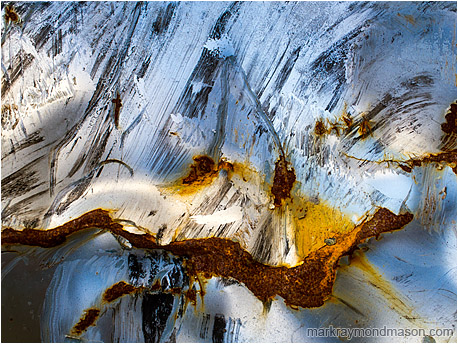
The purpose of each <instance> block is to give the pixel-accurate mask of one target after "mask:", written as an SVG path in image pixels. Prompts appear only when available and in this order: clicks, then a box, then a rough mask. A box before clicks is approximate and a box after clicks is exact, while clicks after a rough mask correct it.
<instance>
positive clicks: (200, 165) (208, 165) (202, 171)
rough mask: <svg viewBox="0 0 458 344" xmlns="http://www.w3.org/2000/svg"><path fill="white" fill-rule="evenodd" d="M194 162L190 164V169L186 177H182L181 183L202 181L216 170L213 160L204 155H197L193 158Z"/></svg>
mask: <svg viewBox="0 0 458 344" xmlns="http://www.w3.org/2000/svg"><path fill="white" fill-rule="evenodd" d="M193 160H194V163H193V164H192V165H191V167H190V168H191V171H189V174H188V175H187V177H185V178H183V184H192V183H195V182H202V181H203V180H204V179H205V177H207V176H209V175H211V174H213V173H215V172H216V171H217V169H216V167H215V162H214V161H213V159H212V158H210V157H208V156H206V155H199V156H196V157H194V158H193Z"/></svg>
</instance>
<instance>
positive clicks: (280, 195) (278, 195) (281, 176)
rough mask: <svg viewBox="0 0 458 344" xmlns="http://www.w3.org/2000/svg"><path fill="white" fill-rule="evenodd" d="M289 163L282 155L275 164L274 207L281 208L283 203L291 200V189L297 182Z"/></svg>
mask: <svg viewBox="0 0 458 344" xmlns="http://www.w3.org/2000/svg"><path fill="white" fill-rule="evenodd" d="M288 165H289V162H288V161H286V158H285V157H284V156H283V155H281V156H280V158H279V159H278V160H277V162H276V163H275V174H274V182H273V185H272V189H271V192H272V194H273V195H274V205H275V206H276V207H280V206H281V205H282V201H283V200H286V199H287V198H291V189H292V188H293V184H294V182H295V181H296V173H295V172H294V168H292V167H291V168H290V167H289V166H288Z"/></svg>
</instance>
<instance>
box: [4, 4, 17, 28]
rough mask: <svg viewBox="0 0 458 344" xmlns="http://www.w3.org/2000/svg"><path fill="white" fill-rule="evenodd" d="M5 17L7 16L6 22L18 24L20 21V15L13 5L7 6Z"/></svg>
mask: <svg viewBox="0 0 458 344" xmlns="http://www.w3.org/2000/svg"><path fill="white" fill-rule="evenodd" d="M4 18H5V22H6V24H8V23H9V22H12V23H15V24H17V23H19V21H20V18H19V15H18V14H17V13H16V9H15V8H14V6H13V5H6V6H5V16H4Z"/></svg>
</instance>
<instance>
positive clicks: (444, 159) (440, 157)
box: [342, 149, 457, 174]
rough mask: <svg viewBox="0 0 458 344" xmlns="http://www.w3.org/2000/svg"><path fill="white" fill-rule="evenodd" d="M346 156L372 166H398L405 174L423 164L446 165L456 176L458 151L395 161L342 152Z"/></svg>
mask: <svg viewBox="0 0 458 344" xmlns="http://www.w3.org/2000/svg"><path fill="white" fill-rule="evenodd" d="M342 154H343V155H344V156H346V157H347V158H349V159H354V160H357V161H362V162H364V163H372V164H379V165H381V164H387V165H388V166H389V164H393V165H397V166H398V167H399V168H401V169H402V170H403V171H405V172H408V173H410V172H412V169H413V168H414V167H415V166H421V165H423V164H429V163H446V164H447V165H448V166H450V167H451V168H452V170H453V172H455V174H456V158H457V150H456V149H455V150H452V151H447V152H439V153H428V154H425V155H423V156H421V157H415V158H410V159H409V160H393V159H382V160H368V159H362V158H357V157H355V156H353V155H349V154H347V153H345V152H342Z"/></svg>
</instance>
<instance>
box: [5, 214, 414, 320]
mask: <svg viewBox="0 0 458 344" xmlns="http://www.w3.org/2000/svg"><path fill="white" fill-rule="evenodd" d="M412 218H413V215H412V214H409V213H407V214H402V215H395V214H393V213H392V212H390V211H389V210H387V209H385V208H381V209H379V210H378V211H377V212H376V213H375V214H374V215H373V216H372V218H371V219H369V220H366V221H365V222H364V223H363V224H362V225H360V226H357V227H356V228H354V229H353V230H352V231H350V232H347V233H342V234H340V235H336V236H335V237H334V238H333V239H335V244H334V245H325V246H323V247H321V248H320V249H318V250H316V251H314V252H312V253H311V254H310V255H308V256H307V257H306V259H305V260H304V262H303V264H301V265H299V266H296V267H293V268H287V267H273V266H268V265H263V264H261V263H259V262H257V261H256V260H255V259H254V258H253V257H252V256H251V254H250V253H249V252H247V251H245V250H244V249H243V248H242V247H241V246H240V244H239V243H236V242H234V241H231V240H228V239H221V238H207V239H192V240H185V241H180V242H172V243H170V244H168V245H164V246H160V245H158V244H156V242H155V240H154V237H153V236H152V235H150V234H143V235H139V234H133V233H130V232H127V231H125V230H124V229H123V227H122V226H121V225H120V224H119V223H116V222H114V221H113V220H112V219H111V218H110V216H109V214H108V212H107V211H105V210H102V209H97V210H94V211H91V212H89V213H86V214H85V215H83V216H81V217H80V218H78V219H76V220H73V221H70V222H68V223H67V224H65V225H63V226H60V227H56V228H54V229H50V230H47V231H42V230H36V229H27V230H23V231H15V230H12V229H8V228H7V229H5V230H4V231H3V232H2V244H18V243H19V244H25V245H39V246H42V247H52V246H56V245H58V244H59V243H62V242H63V241H64V240H65V238H66V236H67V235H70V234H71V233H73V232H75V231H77V230H82V229H85V228H92V227H97V228H102V229H106V230H109V231H111V232H113V233H115V234H117V235H120V236H123V237H124V238H126V239H127V240H129V241H130V242H131V243H132V245H133V246H135V247H138V248H149V249H164V250H168V251H170V252H171V253H173V254H175V255H178V256H182V257H184V258H185V259H186V267H187V269H188V273H190V274H191V275H195V276H198V275H200V276H206V277H211V276H219V277H225V278H233V279H236V280H238V281H239V282H241V283H244V284H245V286H246V287H247V288H248V289H249V290H251V292H252V293H253V294H254V295H255V296H256V297H257V298H259V299H260V300H261V301H264V302H267V301H269V300H271V299H272V298H274V297H275V296H276V295H279V296H281V297H282V298H283V299H284V300H285V302H286V303H287V304H288V305H290V306H301V307H319V306H321V305H322V304H323V303H324V301H325V300H326V299H327V298H328V297H329V296H330V294H331V292H332V286H333V284H334V280H335V275H336V269H337V263H338V260H339V259H340V257H342V256H343V255H346V254H349V253H351V252H352V251H354V250H355V248H356V247H357V245H358V244H360V243H362V242H363V241H364V240H366V239H367V238H369V237H372V236H378V235H380V234H381V233H384V232H389V231H393V230H397V229H400V228H402V227H403V226H405V225H406V224H407V223H409V222H410V221H411V220H412ZM133 288H135V287H133V286H129V285H128V284H127V283H125V282H119V283H117V284H115V285H114V286H113V287H111V288H110V289H108V290H109V291H107V292H105V294H104V299H105V300H106V301H109V300H115V299H116V298H118V297H120V296H122V295H125V293H126V292H131V291H132V292H133V291H134V289H133ZM86 314H87V315H86V316H85V318H84V319H82V320H81V321H80V323H81V325H78V324H77V325H76V326H75V328H76V327H78V328H87V327H88V326H90V324H92V323H93V321H95V318H96V316H97V315H98V313H96V310H93V311H91V312H89V311H88V312H87V313H86ZM86 318H87V319H86ZM90 319H93V321H92V322H90V321H89V320H90ZM85 324H89V325H87V326H86V325H85ZM83 325H84V326H83ZM85 326H86V327H85Z"/></svg>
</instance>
